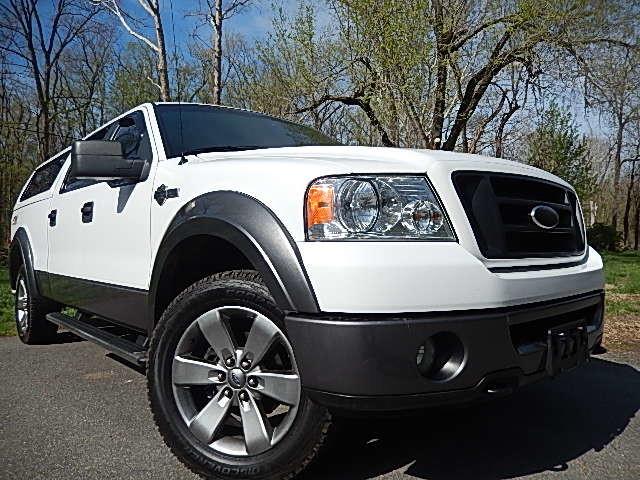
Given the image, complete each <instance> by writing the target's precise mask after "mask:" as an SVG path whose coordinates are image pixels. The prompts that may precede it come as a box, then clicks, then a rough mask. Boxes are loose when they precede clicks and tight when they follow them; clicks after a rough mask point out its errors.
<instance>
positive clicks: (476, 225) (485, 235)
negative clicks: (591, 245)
mask: <svg viewBox="0 0 640 480" xmlns="http://www.w3.org/2000/svg"><path fill="white" fill-rule="evenodd" d="M453 183H454V185H455V188H456V191H457V192H458V196H459V197H460V201H461V202H462V205H463V207H464V209H465V212H466V214H467V217H468V218H469V223H470V224H471V228H473V232H474V234H475V237H476V241H477V242H478V246H479V248H480V251H481V252H482V254H483V255H484V256H485V257H486V258H525V257H567V256H575V255H580V254H582V253H583V252H584V247H585V243H584V236H583V233H582V228H581V224H580V221H579V217H578V215H579V213H578V200H577V198H576V195H575V194H574V193H573V192H572V191H571V190H570V189H568V188H565V187H563V186H562V185H559V184H557V183H553V182H549V181H546V180H541V179H538V178H533V177H527V176H524V175H508V174H501V173H491V172H455V173H454V174H453ZM538 205H544V206H547V207H551V208H552V209H554V210H555V211H556V213H557V214H558V217H559V223H558V225H557V226H556V227H554V228H552V229H549V230H545V229H543V228H540V227H539V226H537V225H536V224H535V223H534V222H533V220H532V218H531V211H532V210H533V209H534V208H535V207H536V206H538Z"/></svg>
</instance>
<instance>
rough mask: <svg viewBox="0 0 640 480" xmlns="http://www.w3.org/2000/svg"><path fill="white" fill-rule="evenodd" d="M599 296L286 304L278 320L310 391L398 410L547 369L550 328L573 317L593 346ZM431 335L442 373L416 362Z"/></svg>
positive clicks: (346, 404) (338, 404) (476, 393)
mask: <svg viewBox="0 0 640 480" xmlns="http://www.w3.org/2000/svg"><path fill="white" fill-rule="evenodd" d="M603 304H604V293H603V292H602V291H601V290H598V291H594V292H590V293H587V294H582V295H579V296H573V297H568V298H562V299H557V300H553V301H547V302H539V303H534V304H527V305H523V306H516V307H505V308H497V309H487V310H472V311H463V312H437V313H416V314H396V315H389V314H368V315H349V314H320V315H303V314H292V315H288V316H287V317H286V318H285V323H286V328H287V333H288V336H289V338H290V339H291V342H292V344H293V348H294V351H295V354H296V358H297V362H298V368H299V370H300V372H301V379H302V384H303V386H304V387H305V389H306V391H307V393H308V394H309V395H310V396H311V397H312V398H313V399H315V400H316V401H318V402H319V403H322V404H324V405H327V406H329V407H334V408H341V409H349V410H400V409H407V408H418V407H423V406H427V405H435V404H446V403H458V402H466V401H472V400H475V399H477V398H482V397H487V396H498V395H501V394H505V393H510V392H511V391H513V389H515V388H516V387H519V386H522V385H524V384H527V383H530V382H532V381H535V380H539V379H541V378H544V377H545V376H548V375H549V372H548V366H547V355H548V353H547V352H548V347H547V343H546V339H547V335H548V331H549V330H550V329H554V328H556V327H559V326H565V325H571V326H572V327H573V326H580V327H582V328H583V329H584V331H585V332H586V333H585V336H586V337H587V338H588V341H587V342H586V343H587V347H588V349H589V350H592V349H593V348H594V346H595V345H596V344H597V343H598V342H599V341H600V340H601V338H602V328H603ZM434 335H438V337H437V338H444V339H445V341H444V342H440V343H439V344H438V348H442V349H444V350H446V349H451V351H452V352H453V353H452V354H451V355H450V357H451V361H450V362H449V364H444V366H443V369H444V370H443V371H444V373H443V374H438V373H437V372H435V373H434V372H425V371H422V372H421V371H420V369H419V368H418V364H417V362H418V359H419V358H420V356H422V357H424V345H425V340H427V339H429V338H434V337H433V336H434ZM450 339H457V340H454V341H449V340H450ZM421 347H422V349H421ZM420 352H422V355H420ZM456 352H458V353H456ZM445 354H446V352H445ZM438 355H439V354H437V355H436V358H437V357H438ZM445 357H446V355H445ZM445 357H442V358H445ZM451 362H453V363H451Z"/></svg>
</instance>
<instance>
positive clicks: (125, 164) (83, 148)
mask: <svg viewBox="0 0 640 480" xmlns="http://www.w3.org/2000/svg"><path fill="white" fill-rule="evenodd" d="M144 164H145V162H144V160H128V159H126V158H123V156H122V144H121V143H120V142H111V141H107V140H80V141H77V142H73V147H72V148H71V172H70V176H71V177H72V178H79V179H83V178H89V179H98V180H119V179H127V180H139V179H140V177H141V175H142V170H143V168H144Z"/></svg>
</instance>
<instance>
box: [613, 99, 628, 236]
mask: <svg viewBox="0 0 640 480" xmlns="http://www.w3.org/2000/svg"><path fill="white" fill-rule="evenodd" d="M624 126H625V124H624V122H623V120H622V109H621V110H620V112H618V131H617V133H616V153H615V156H614V159H613V163H614V165H613V167H614V170H613V205H612V207H613V210H612V215H611V225H612V226H613V227H614V228H615V229H616V230H617V229H618V210H619V203H620V192H619V191H618V190H619V187H620V171H621V168H622V141H623V140H622V136H623V133H624Z"/></svg>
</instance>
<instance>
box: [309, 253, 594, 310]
mask: <svg viewBox="0 0 640 480" xmlns="http://www.w3.org/2000/svg"><path fill="white" fill-rule="evenodd" d="M298 248H299V249H300V254H301V255H302V259H303V261H304V265H305V267H306V269H307V273H308V274H309V278H310V279H311V283H312V284H313V289H314V291H315V293H316V296H317V299H318V303H319V305H320V310H322V311H324V312H344V313H391V312H395V313H398V312H429V311H450V310H471V309H482V308H497V307H506V306H514V305H520V304H525V303H532V302H540V301H545V300H552V299H555V298H562V297H569V296H572V295H578V294H580V293H586V292H592V291H594V290H598V289H600V288H602V285H603V277H602V260H601V259H600V256H599V255H598V253H597V252H596V251H595V250H591V251H590V254H589V260H588V261H587V262H586V263H585V264H583V265H579V266H575V267H569V268H558V269H552V270H540V271H532V272H513V273H493V272H491V271H489V270H488V269H487V267H486V266H485V265H484V264H483V263H482V262H481V261H480V260H478V259H477V258H476V257H474V256H473V255H471V254H470V253H469V252H467V251H466V250H465V249H464V248H462V247H461V246H460V245H458V244H457V243H450V242H447V243H445V242H435V243H430V244H429V243H425V242H412V243H395V242H363V243H355V242H324V243H317V242H316V243H314V242H299V243H298Z"/></svg>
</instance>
